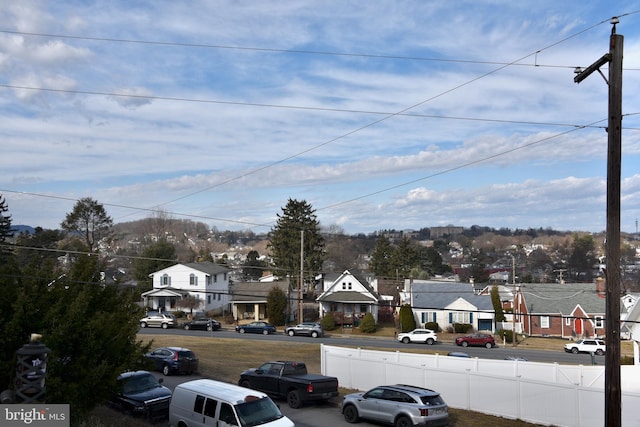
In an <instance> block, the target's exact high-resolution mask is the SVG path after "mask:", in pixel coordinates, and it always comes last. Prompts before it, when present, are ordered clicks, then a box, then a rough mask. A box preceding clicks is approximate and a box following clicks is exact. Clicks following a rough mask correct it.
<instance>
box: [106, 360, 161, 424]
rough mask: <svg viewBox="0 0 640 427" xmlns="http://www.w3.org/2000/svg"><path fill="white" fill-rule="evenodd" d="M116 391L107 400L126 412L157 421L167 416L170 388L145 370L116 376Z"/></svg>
mask: <svg viewBox="0 0 640 427" xmlns="http://www.w3.org/2000/svg"><path fill="white" fill-rule="evenodd" d="M117 382H118V392H117V394H116V395H115V396H114V397H113V398H112V399H111V401H110V402H109V403H110V404H111V406H112V407H114V408H115V409H118V410H120V411H123V412H125V413H127V414H131V415H134V416H140V417H143V418H147V419H149V420H150V421H158V420H161V419H164V418H166V417H168V416H169V402H170V400H171V390H169V389H168V388H167V387H164V386H163V385H162V378H161V379H160V380H158V379H156V377H154V376H153V375H152V374H151V373H150V372H147V371H132V372H124V373H122V374H120V375H119V376H118V379H117Z"/></svg>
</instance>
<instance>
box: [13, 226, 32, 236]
mask: <svg viewBox="0 0 640 427" xmlns="http://www.w3.org/2000/svg"><path fill="white" fill-rule="evenodd" d="M11 228H12V229H13V230H15V231H16V236H17V235H18V234H20V233H23V232H27V233H29V234H34V233H35V231H36V229H35V228H33V227H31V226H30V225H11Z"/></svg>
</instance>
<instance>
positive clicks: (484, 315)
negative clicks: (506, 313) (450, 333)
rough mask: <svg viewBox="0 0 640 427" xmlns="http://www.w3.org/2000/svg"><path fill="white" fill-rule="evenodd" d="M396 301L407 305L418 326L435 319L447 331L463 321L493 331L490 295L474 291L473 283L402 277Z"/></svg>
mask: <svg viewBox="0 0 640 427" xmlns="http://www.w3.org/2000/svg"><path fill="white" fill-rule="evenodd" d="M400 304H401V305H404V304H410V305H411V308H412V310H413V314H414V316H415V318H416V323H417V324H418V325H419V327H424V325H425V323H427V322H437V323H438V326H439V327H440V328H441V329H442V330H447V329H449V328H452V327H453V325H454V323H466V324H470V325H472V327H473V329H475V330H479V331H493V330H494V325H495V310H494V308H493V303H492V302H491V297H490V296H489V295H480V294H478V293H477V292H476V290H475V287H474V285H473V283H462V282H451V281H436V280H414V279H405V282H404V289H403V291H402V292H400Z"/></svg>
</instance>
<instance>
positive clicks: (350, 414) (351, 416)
mask: <svg viewBox="0 0 640 427" xmlns="http://www.w3.org/2000/svg"><path fill="white" fill-rule="evenodd" d="M342 415H344V420H345V421H346V422H348V423H350V424H353V423H357V422H358V420H359V419H360V416H359V415H358V410H357V409H356V407H355V406H353V405H347V406H346V407H345V408H344V409H343V410H342Z"/></svg>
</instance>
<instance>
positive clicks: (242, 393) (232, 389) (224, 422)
mask: <svg viewBox="0 0 640 427" xmlns="http://www.w3.org/2000/svg"><path fill="white" fill-rule="evenodd" d="M169 425H170V426H171V427H200V426H216V427H224V426H237V427H254V426H263V427H294V424H293V422H292V421H291V420H290V419H289V418H287V417H285V416H284V415H282V412H280V409H279V408H278V406H277V405H276V404H275V403H273V401H272V400H271V398H270V397H269V396H267V395H266V394H264V393H262V392H259V391H256V390H251V389H248V388H244V387H240V386H237V385H234V384H229V383H224V382H220V381H214V380H204V379H203V380H194V381H187V382H185V383H182V384H180V385H178V386H176V388H175V389H174V390H173V395H172V396H171V404H170V405H169Z"/></svg>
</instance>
